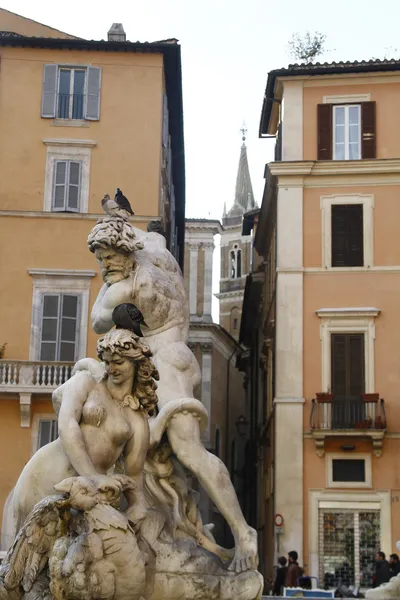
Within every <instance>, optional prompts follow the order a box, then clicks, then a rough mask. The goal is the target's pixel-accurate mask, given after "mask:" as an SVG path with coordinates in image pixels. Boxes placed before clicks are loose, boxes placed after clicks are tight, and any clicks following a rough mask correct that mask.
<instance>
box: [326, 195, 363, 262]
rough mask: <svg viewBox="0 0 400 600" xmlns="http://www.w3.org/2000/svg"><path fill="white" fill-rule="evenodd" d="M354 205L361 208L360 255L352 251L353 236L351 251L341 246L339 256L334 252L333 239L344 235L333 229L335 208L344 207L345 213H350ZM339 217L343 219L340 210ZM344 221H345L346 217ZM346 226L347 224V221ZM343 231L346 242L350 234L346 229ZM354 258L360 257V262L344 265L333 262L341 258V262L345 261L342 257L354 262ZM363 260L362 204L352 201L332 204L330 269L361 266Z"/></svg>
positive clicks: (335, 239) (336, 239)
mask: <svg viewBox="0 0 400 600" xmlns="http://www.w3.org/2000/svg"><path fill="white" fill-rule="evenodd" d="M355 207H357V208H358V207H359V208H360V210H361V257H360V256H357V253H356V252H354V237H353V240H352V244H353V249H352V251H347V250H348V248H346V251H345V249H344V247H343V246H342V247H341V248H340V252H339V256H338V254H337V253H335V252H334V245H335V241H336V242H337V241H338V236H339V239H340V237H342V238H343V237H344V236H343V232H340V231H335V229H334V213H336V210H335V209H346V210H345V213H350V212H353V213H354V208H355ZM350 208H351V209H352V211H349V210H348V209H350ZM348 216H349V215H348V214H346V217H348ZM357 216H358V215H357ZM341 218H342V219H343V211H342V215H341ZM346 222H347V219H346ZM347 226H348V222H347ZM345 233H346V243H347V244H348V243H349V240H350V236H349V233H350V232H349V230H348V229H347V230H346V232H345ZM353 233H354V232H353ZM342 241H343V239H342ZM340 254H341V255H342V256H340ZM355 258H357V259H359V258H361V260H360V264H345V265H341V264H333V263H334V262H335V261H337V260H339V262H340V261H341V260H343V262H345V260H344V259H346V262H347V263H351V262H353V263H355V262H356V261H355ZM364 262H365V260H364V206H363V205H362V204H353V203H350V204H332V205H331V266H332V269H337V268H340V267H363V266H364Z"/></svg>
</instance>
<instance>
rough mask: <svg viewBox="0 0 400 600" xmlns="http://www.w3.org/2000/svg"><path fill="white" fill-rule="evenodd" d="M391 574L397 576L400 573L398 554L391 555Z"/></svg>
mask: <svg viewBox="0 0 400 600" xmlns="http://www.w3.org/2000/svg"><path fill="white" fill-rule="evenodd" d="M389 566H390V576H391V577H396V575H398V574H399V573H400V559H399V555H398V554H391V555H390V556H389Z"/></svg>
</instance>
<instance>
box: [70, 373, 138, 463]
mask: <svg viewBox="0 0 400 600" xmlns="http://www.w3.org/2000/svg"><path fill="white" fill-rule="evenodd" d="M129 411H130V409H123V408H120V406H119V405H118V404H117V401H116V400H114V399H113V398H112V397H111V395H110V393H109V392H108V390H107V388H106V385H105V383H104V382H100V383H98V384H96V385H95V386H94V388H93V390H92V391H91V392H90V393H89V395H88V398H87V400H86V402H85V404H84V406H83V411H82V418H81V422H80V427H81V430H82V434H83V437H84V440H85V446H86V448H87V450H88V453H89V455H90V458H91V460H92V462H93V464H94V465H95V467H96V468H97V469H99V470H101V471H102V472H106V471H107V470H108V469H110V468H111V467H112V466H113V465H114V463H115V462H116V460H117V459H118V458H119V456H120V454H121V450H122V448H123V447H124V446H125V444H126V442H127V441H128V440H129V439H130V438H131V436H132V434H133V431H132V424H131V422H130V421H129Z"/></svg>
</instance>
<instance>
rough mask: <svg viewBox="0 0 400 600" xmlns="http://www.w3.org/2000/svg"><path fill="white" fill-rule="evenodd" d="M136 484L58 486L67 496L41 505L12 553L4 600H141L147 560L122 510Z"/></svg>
mask: <svg viewBox="0 0 400 600" xmlns="http://www.w3.org/2000/svg"><path fill="white" fill-rule="evenodd" d="M133 486H134V483H133V482H132V480H131V479H130V478H129V477H127V476H125V475H114V476H113V477H112V478H111V477H104V476H96V475H95V476H91V477H69V478H68V479H65V480H64V481H62V482H61V483H59V484H57V485H56V486H55V489H56V491H58V492H62V493H63V494H62V495H59V496H48V497H47V498H45V499H44V500H42V501H41V502H39V503H38V504H37V505H36V506H35V508H34V509H33V510H32V512H31V513H30V515H29V516H28V518H27V519H26V521H25V523H24V525H23V526H22V528H21V529H20V531H19V533H18V535H17V537H16V538H15V541H14V543H13V545H12V547H11V548H10V550H9V551H8V554H7V556H6V558H5V560H4V563H3V564H2V565H1V567H0V598H1V599H3V598H4V599H6V600H14V599H15V600H17V599H18V598H21V597H25V598H28V597H29V598H34V599H36V598H46V599H47V598H48V599H50V598H52V599H54V600H64V599H65V598H75V600H95V599H97V598H102V599H103V600H126V598H130V599H132V600H139V599H140V598H141V597H142V594H143V591H144V588H145V584H146V574H145V561H144V558H143V556H142V553H141V550H140V549H139V546H138V544H137V541H136V536H135V533H134V531H133V529H132V528H131V526H130V525H129V523H128V521H127V519H126V517H125V516H124V515H123V514H122V513H121V512H119V511H118V510H116V508H114V507H116V506H119V498H120V494H121V492H122V491H124V490H126V489H133ZM71 509H74V510H73V511H71ZM47 572H49V574H50V577H48V575H47Z"/></svg>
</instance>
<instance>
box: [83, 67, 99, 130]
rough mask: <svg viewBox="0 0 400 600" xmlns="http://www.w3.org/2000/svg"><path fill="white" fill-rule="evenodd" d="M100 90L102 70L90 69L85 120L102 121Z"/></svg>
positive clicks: (88, 72)
mask: <svg viewBox="0 0 400 600" xmlns="http://www.w3.org/2000/svg"><path fill="white" fill-rule="evenodd" d="M100 88H101V69H100V68H99V67H88V70H87V83H86V99H85V119H87V120H89V121H98V120H99V119H100Z"/></svg>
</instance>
